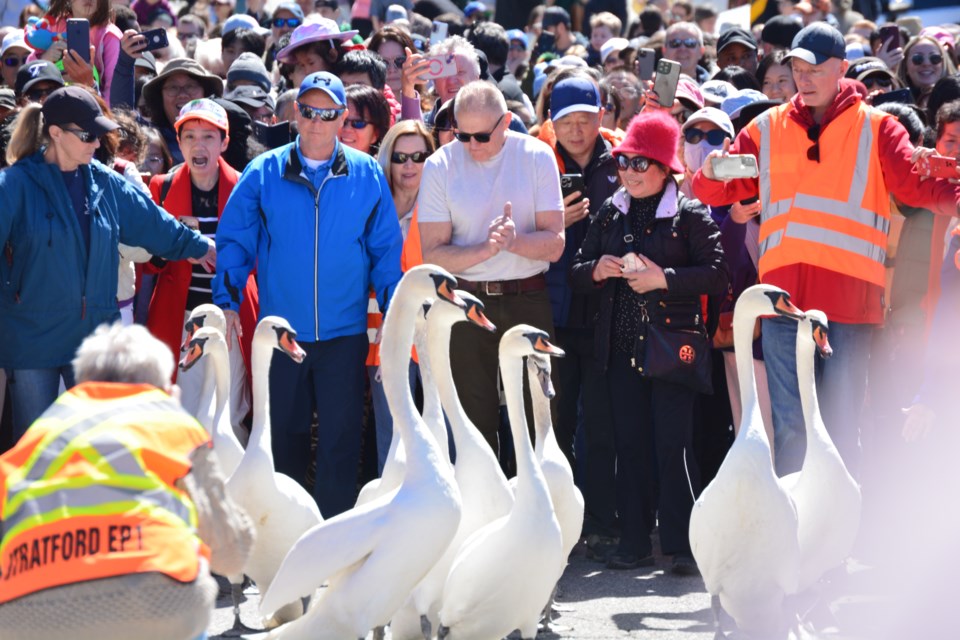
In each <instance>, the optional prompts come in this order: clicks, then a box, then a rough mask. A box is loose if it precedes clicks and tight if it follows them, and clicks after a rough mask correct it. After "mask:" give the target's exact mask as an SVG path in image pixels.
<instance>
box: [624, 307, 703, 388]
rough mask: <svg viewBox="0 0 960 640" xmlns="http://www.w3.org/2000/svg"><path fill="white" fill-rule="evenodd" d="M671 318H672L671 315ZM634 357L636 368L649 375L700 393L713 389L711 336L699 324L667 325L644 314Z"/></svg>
mask: <svg viewBox="0 0 960 640" xmlns="http://www.w3.org/2000/svg"><path fill="white" fill-rule="evenodd" d="M668 320H669V318H668ZM637 345H638V351H639V354H638V355H640V356H641V357H639V358H635V362H637V363H639V364H638V365H636V368H637V372H638V373H639V374H640V375H641V376H644V377H646V378H655V379H657V380H663V381H664V382H672V383H674V384H682V385H684V386H686V387H689V388H691V389H693V390H694V391H697V392H699V393H706V394H712V393H713V365H712V360H711V355H710V340H709V338H708V337H707V332H706V330H705V329H704V328H703V327H702V326H700V327H695V328H689V329H681V328H676V327H668V326H666V325H665V324H660V323H658V322H651V320H650V318H649V317H648V316H647V314H646V313H644V315H643V316H642V317H641V322H640V331H639V334H638V335H637Z"/></svg>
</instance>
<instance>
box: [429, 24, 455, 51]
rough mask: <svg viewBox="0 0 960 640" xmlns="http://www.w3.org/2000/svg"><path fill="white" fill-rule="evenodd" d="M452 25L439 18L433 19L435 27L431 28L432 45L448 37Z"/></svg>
mask: <svg viewBox="0 0 960 640" xmlns="http://www.w3.org/2000/svg"><path fill="white" fill-rule="evenodd" d="M449 28H450V25H449V24H447V23H446V22H440V21H439V20H434V21H433V27H431V28H430V46H431V47H432V46H433V45H435V44H438V43H440V42H443V41H444V40H446V39H447V29H449Z"/></svg>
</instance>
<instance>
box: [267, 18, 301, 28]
mask: <svg viewBox="0 0 960 640" xmlns="http://www.w3.org/2000/svg"><path fill="white" fill-rule="evenodd" d="M272 24H273V26H275V27H276V28H277V29H282V28H284V27H290V28H291V29H296V28H297V27H299V26H300V25H301V24H303V20H301V19H300V18H274V19H273V21H272Z"/></svg>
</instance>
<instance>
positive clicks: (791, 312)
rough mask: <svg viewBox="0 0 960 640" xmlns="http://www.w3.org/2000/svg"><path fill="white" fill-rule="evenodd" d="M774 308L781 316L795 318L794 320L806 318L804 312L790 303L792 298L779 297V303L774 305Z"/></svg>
mask: <svg viewBox="0 0 960 640" xmlns="http://www.w3.org/2000/svg"><path fill="white" fill-rule="evenodd" d="M773 308H774V309H776V311H777V313H778V314H779V315H781V316H786V317H788V318H793V319H794V320H801V319H802V318H803V317H804V315H803V311H801V310H800V309H798V308H797V307H796V306H795V305H794V304H793V303H792V302H790V298H789V297H787V296H786V295H783V294H781V295H779V296H777V301H776V303H774V305H773Z"/></svg>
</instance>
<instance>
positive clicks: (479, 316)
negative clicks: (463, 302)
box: [467, 304, 497, 333]
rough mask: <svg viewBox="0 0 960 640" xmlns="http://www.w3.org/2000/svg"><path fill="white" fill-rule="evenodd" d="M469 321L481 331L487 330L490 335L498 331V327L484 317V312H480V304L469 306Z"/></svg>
mask: <svg viewBox="0 0 960 640" xmlns="http://www.w3.org/2000/svg"><path fill="white" fill-rule="evenodd" d="M467 320H469V321H470V322H472V323H473V324H475V325H477V326H478V327H480V328H481V329H486V330H487V331H489V332H490V333H493V332H494V331H496V330H497V325H495V324H493V323H492V322H490V319H489V318H487V316H485V315H483V311H481V310H480V305H478V304H468V305H467Z"/></svg>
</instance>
